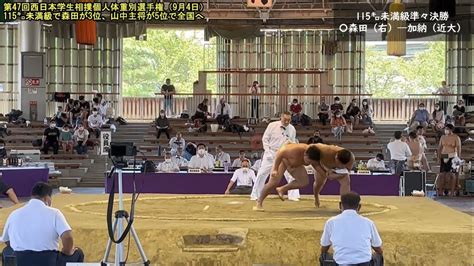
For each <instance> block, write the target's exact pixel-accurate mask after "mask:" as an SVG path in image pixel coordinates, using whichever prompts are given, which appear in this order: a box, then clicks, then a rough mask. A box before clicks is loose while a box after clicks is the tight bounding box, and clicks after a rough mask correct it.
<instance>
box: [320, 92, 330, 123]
mask: <svg viewBox="0 0 474 266" xmlns="http://www.w3.org/2000/svg"><path fill="white" fill-rule="evenodd" d="M318 109H319V113H318V116H319V121H320V122H321V123H322V124H323V126H325V125H326V124H327V122H328V120H329V105H327V103H326V99H325V98H324V97H321V103H320V104H319V106H318Z"/></svg>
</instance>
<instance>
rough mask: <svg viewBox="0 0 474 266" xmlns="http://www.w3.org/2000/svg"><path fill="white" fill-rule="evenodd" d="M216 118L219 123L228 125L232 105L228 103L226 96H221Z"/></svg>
mask: <svg viewBox="0 0 474 266" xmlns="http://www.w3.org/2000/svg"><path fill="white" fill-rule="evenodd" d="M216 114H217V117H216V120H217V123H218V124H219V125H226V124H227V123H228V122H229V120H230V116H231V115H230V105H229V104H228V103H226V101H225V99H224V98H221V100H220V101H219V104H218V105H217V109H216Z"/></svg>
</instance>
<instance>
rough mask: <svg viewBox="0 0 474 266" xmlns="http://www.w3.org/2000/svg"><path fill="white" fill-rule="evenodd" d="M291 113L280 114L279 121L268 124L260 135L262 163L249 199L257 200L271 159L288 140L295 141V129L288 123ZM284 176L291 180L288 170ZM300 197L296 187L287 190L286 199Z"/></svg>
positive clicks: (270, 166)
mask: <svg viewBox="0 0 474 266" xmlns="http://www.w3.org/2000/svg"><path fill="white" fill-rule="evenodd" d="M290 121H291V114H290V112H284V113H282V114H281V117H280V121H275V122H272V123H270V124H268V126H267V129H266V130H265V133H264V134H263V137H262V144H263V149H264V150H265V152H264V154H263V158H262V165H261V166H260V169H259V170H258V173H257V179H256V180H255V184H254V185H253V189H252V194H251V195H250V199H251V200H257V199H258V198H259V197H260V194H261V193H262V190H263V187H264V186H265V181H266V180H267V178H268V176H269V175H270V172H271V170H272V167H273V161H274V160H275V155H276V153H277V151H278V149H280V147H281V146H283V145H284V144H285V143H287V142H288V141H291V142H296V129H295V127H294V126H293V125H291V124H290ZM285 178H286V181H287V182H288V183H290V182H291V181H293V177H291V175H290V174H289V173H288V172H285ZM299 197H300V192H299V190H298V189H294V190H289V191H288V199H289V200H295V201H297V200H298V199H299Z"/></svg>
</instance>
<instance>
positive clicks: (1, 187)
mask: <svg viewBox="0 0 474 266" xmlns="http://www.w3.org/2000/svg"><path fill="white" fill-rule="evenodd" d="M0 145H1V144H0ZM0 193H1V194H3V195H4V196H7V197H8V199H10V201H11V202H13V204H19V203H20V201H19V200H18V197H17V196H16V193H15V191H14V190H13V188H12V187H10V186H8V185H7V184H5V183H4V182H3V179H2V173H1V172H0ZM0 208H1V207H0Z"/></svg>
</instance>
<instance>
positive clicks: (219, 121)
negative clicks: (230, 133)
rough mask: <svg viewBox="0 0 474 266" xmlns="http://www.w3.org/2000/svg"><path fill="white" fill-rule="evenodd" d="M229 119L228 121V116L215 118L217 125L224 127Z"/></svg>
mask: <svg viewBox="0 0 474 266" xmlns="http://www.w3.org/2000/svg"><path fill="white" fill-rule="evenodd" d="M229 119H230V117H229V115H218V116H217V117H216V121H217V124H219V125H225V123H226V121H227V120H229Z"/></svg>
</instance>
